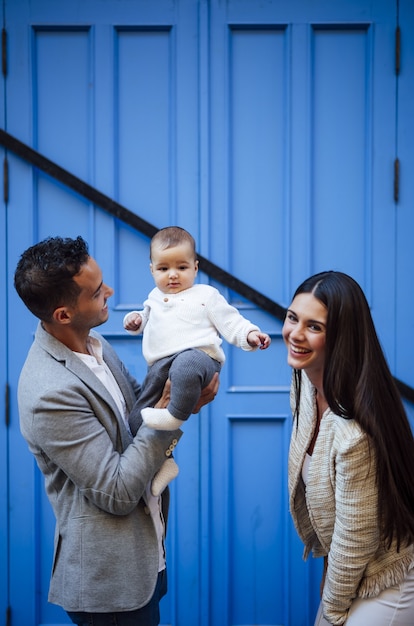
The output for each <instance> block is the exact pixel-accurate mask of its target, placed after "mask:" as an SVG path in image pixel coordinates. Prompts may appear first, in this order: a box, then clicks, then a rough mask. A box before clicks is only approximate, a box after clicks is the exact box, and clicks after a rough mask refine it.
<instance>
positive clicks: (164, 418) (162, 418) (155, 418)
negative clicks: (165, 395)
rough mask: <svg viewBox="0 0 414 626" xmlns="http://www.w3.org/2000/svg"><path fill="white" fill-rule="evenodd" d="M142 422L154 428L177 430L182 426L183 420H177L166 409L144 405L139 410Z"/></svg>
mask: <svg viewBox="0 0 414 626" xmlns="http://www.w3.org/2000/svg"><path fill="white" fill-rule="evenodd" d="M141 415H142V419H143V421H144V424H146V425H147V426H149V428H154V429H155V430H177V428H180V426H182V423H183V420H179V419H177V418H176V417H174V415H171V413H170V412H169V411H168V409H153V408H152V407H146V408H145V409H142V411H141Z"/></svg>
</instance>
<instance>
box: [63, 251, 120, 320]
mask: <svg viewBox="0 0 414 626" xmlns="http://www.w3.org/2000/svg"><path fill="white" fill-rule="evenodd" d="M73 280H74V281H75V283H77V284H78V286H79V287H80V289H81V291H80V294H79V296H78V300H77V302H76V305H75V306H74V307H70V308H71V315H72V317H71V325H72V326H73V327H74V328H78V329H79V330H88V331H89V330H90V329H91V328H94V327H95V326H99V325H100V324H103V323H104V322H106V320H107V319H108V316H109V312H108V305H107V299H108V298H110V297H111V296H112V294H113V293H114V290H113V289H112V288H111V287H108V285H105V283H104V282H103V280H102V272H101V269H100V267H99V265H98V264H97V262H96V261H95V259H93V258H92V257H89V259H88V262H87V263H85V265H83V266H82V269H81V271H80V272H79V274H77V276H74V278H73Z"/></svg>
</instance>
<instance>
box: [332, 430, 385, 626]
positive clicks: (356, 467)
mask: <svg viewBox="0 0 414 626" xmlns="http://www.w3.org/2000/svg"><path fill="white" fill-rule="evenodd" d="M348 428H349V429H350V430H351V431H352V429H353V426H352V425H351V424H350V425H349V427H348ZM341 435H343V433H338V439H339V436H341ZM336 445H337V446H338V447H337V453H336V455H335V467H334V472H335V476H334V480H335V511H336V514H335V525H334V531H333V535H332V542H331V546H330V549H329V557H328V570H327V575H326V582H325V586H324V590H323V608H324V616H325V618H326V619H327V620H328V621H329V622H330V623H331V624H335V625H340V624H343V623H345V621H346V618H347V613H348V610H349V607H350V605H351V603H352V601H353V599H354V598H355V597H356V595H357V589H358V586H359V584H360V581H361V578H362V576H363V573H364V570H365V568H366V566H367V563H368V562H369V561H370V559H371V557H372V556H373V555H374V554H375V552H376V550H377V548H378V545H379V523H378V492H377V487H376V463H375V458H374V456H373V454H372V452H373V451H372V446H371V448H370V445H369V439H368V437H367V435H366V434H364V433H362V432H361V431H359V430H358V431H356V434H355V435H352V434H351V436H350V437H346V438H345V439H342V442H341V441H336V442H335V446H334V447H336Z"/></svg>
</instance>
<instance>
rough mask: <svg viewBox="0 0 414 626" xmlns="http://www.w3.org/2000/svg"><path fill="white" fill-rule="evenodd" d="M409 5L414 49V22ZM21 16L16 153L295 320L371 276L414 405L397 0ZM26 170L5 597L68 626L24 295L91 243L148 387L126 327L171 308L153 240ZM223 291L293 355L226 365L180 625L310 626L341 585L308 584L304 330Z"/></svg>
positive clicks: (29, 4)
mask: <svg viewBox="0 0 414 626" xmlns="http://www.w3.org/2000/svg"><path fill="white" fill-rule="evenodd" d="M399 4H400V6H401V13H402V15H403V16H404V23H403V24H402V27H403V31H402V32H403V33H404V25H405V24H407V29H408V30H409V34H406V39H407V40H409V39H410V34H411V35H412V34H413V33H414V25H413V15H412V14H413V11H412V9H411V7H410V6H409V5H410V3H409V1H408V0H405V1H403V2H401V1H400V3H399ZM5 8H6V10H5V15H6V29H7V33H8V74H7V79H6V81H5V87H4V89H5V97H4V98H2V100H1V102H2V103H3V102H6V107H5V109H4V110H3V111H2V118H1V119H3V124H4V127H6V128H7V130H8V131H9V132H10V133H11V134H13V135H15V136H16V137H18V138H19V139H21V140H22V141H24V142H26V143H28V144H29V145H31V146H33V147H34V148H35V149H36V150H38V151H40V152H42V153H44V154H45V155H46V156H47V157H48V158H50V159H52V160H55V161H57V163H58V164H59V165H61V166H62V167H64V168H67V169H68V170H69V171H71V172H73V173H74V174H75V175H76V176H78V177H80V178H82V179H84V180H85V181H87V182H88V183H90V184H91V185H93V186H95V187H97V188H98V189H99V190H101V191H102V192H103V193H105V194H107V195H109V196H111V197H113V198H115V199H116V200H117V201H119V202H120V203H122V204H123V205H125V206H126V207H128V208H129V209H130V210H132V211H133V212H135V213H137V214H138V215H140V216H141V217H142V218H144V219H145V220H147V221H148V222H150V223H152V224H154V225H155V226H156V227H162V226H165V225H168V224H179V225H182V226H183V227H185V228H187V229H188V230H190V231H191V232H192V233H193V235H194V236H195V238H196V240H197V243H198V250H199V252H200V253H201V254H202V255H203V256H204V257H207V258H209V259H210V260H211V261H213V262H214V263H215V264H217V265H219V266H220V267H223V268H224V269H226V270H227V271H228V272H230V273H233V274H234V275H235V276H236V277H237V278H239V279H241V280H242V281H244V282H246V283H248V284H250V285H252V286H253V287H254V288H255V289H257V290H258V291H260V292H262V293H263V294H265V295H266V296H267V297H269V298H271V299H273V300H275V301H276V302H279V303H281V304H282V305H287V304H288V302H289V299H290V296H291V294H292V292H293V289H294V287H296V286H297V284H298V283H299V282H300V281H301V280H302V279H303V278H305V277H306V276H307V275H309V274H311V273H313V272H315V271H319V270H322V269H329V268H334V269H340V270H343V271H346V272H348V273H350V274H352V275H353V276H355V278H356V279H357V280H359V281H360V282H361V284H362V285H363V287H364V289H365V290H366V293H367V295H368V297H369V300H370V302H371V304H372V308H373V312H374V315H375V318H376V322H377V325H378V328H379V331H380V335H381V339H382V341H383V344H384V347H385V349H386V351H387V354H388V356H389V358H390V363H391V365H392V368H394V371H395V372H397V370H398V375H399V376H400V377H401V378H402V379H403V380H405V382H407V383H409V384H410V383H411V384H412V382H413V381H412V380H410V377H411V376H412V374H411V370H410V360H409V351H408V347H407V345H406V342H405V341H404V338H405V337H406V335H407V332H408V330H409V328H410V324H412V321H410V319H408V316H407V313H406V309H407V307H408V311H409V312H411V311H412V309H413V295H412V290H411V293H407V292H406V290H404V282H403V277H405V278H407V277H408V276H412V270H413V261H412V255H410V254H409V253H410V248H409V242H407V237H408V234H407V233H408V232H412V231H413V228H412V227H413V217H412V215H411V214H410V213H409V211H408V210H407V206H406V205H407V203H408V204H409V202H410V198H411V202H412V201H413V199H414V189H412V188H410V187H409V184H412V183H406V185H407V186H405V187H402V189H405V194H406V195H405V197H403V198H401V200H400V205H399V207H401V209H402V210H401V211H400V212H398V213H397V211H396V203H395V201H394V198H393V162H394V158H395V156H396V154H397V150H396V146H397V143H399V142H400V143H401V145H403V148H404V150H405V155H406V158H407V160H409V159H410V158H411V163H412V162H413V160H412V159H413V155H412V147H411V146H413V145H414V141H411V144H410V142H409V141H408V140H407V131H405V132H404V130H403V129H401V130H399V129H398V125H397V124H396V120H397V119H399V116H398V108H397V105H398V99H397V97H396V94H397V78H396V75H395V71H394V56H395V54H394V51H395V47H394V35H395V27H396V23H397V21H396V20H397V18H396V15H397V6H396V0H379V1H378V2H375V3H372V2H370V1H369V0H362V1H355V2H349V0H338V1H337V2H331V3H326V2H322V1H315V0H313V1H311V0H290V2H288V3H285V2H280V1H277V0H270V1H269V2H267V3H258V2H255V1H254V0H243V1H240V0H228V1H227V2H221V1H220V0H211V1H210V2H207V1H201V0H200V1H197V0H156V1H151V0H71V2H63V1H62V2H56V0H31V1H29V0H6V2H5ZM403 9H404V10H403ZM411 39H413V37H411ZM410 46H411V47H409V48H408V49H407V48H405V50H408V51H410V50H411V51H412V43H410ZM400 80H401V81H402V82H401V84H402V85H403V89H402V91H401V94H402V95H401V99H402V104H403V116H402V123H403V124H404V123H406V124H407V125H408V127H409V129H411V130H410V132H411V133H412V132H413V129H412V123H411V125H410V124H409V122H407V121H406V120H409V119H411V118H410V115H411V110H410V106H409V103H410V98H411V101H412V97H413V93H414V89H413V79H412V77H410V75H408V77H407V70H405V74H402V75H401V78H400ZM404 80H405V82H404ZM407 81H408V82H407ZM410 81H411V82H410ZM1 106H2V105H1ZM400 123H401V122H400ZM402 128H403V127H402ZM398 133H399V134H398ZM411 137H412V134H411ZM397 140H398V141H397ZM8 160H9V171H10V173H9V180H10V189H9V201H8V203H7V206H6V207H5V211H4V213H3V215H2V221H0V229H2V230H0V236H1V237H2V239H1V241H4V242H5V247H4V250H5V252H4V257H5V258H4V263H5V266H6V267H7V272H6V284H5V285H4V292H5V293H6V298H5V301H6V303H7V309H6V308H5V306H4V304H3V303H2V305H0V306H1V307H3V308H0V316H3V317H4V319H6V316H7V320H8V325H7V326H5V328H6V329H7V333H5V334H4V341H5V345H7V347H8V350H7V351H4V356H3V352H2V355H1V357H0V358H1V359H4V364H5V368H4V371H7V376H8V378H7V380H9V381H10V397H11V421H10V426H9V428H8V429H7V436H6V434H5V436H4V437H2V439H1V442H2V443H1V444H0V445H1V446H3V445H4V446H5V448H4V450H3V449H1V450H0V452H4V454H3V455H2V457H1V458H2V461H1V462H2V463H3V464H4V467H3V469H4V472H3V473H2V477H3V476H5V475H6V476H8V482H7V481H3V482H1V480H2V479H0V487H1V490H0V498H2V501H3V500H4V501H5V507H4V509H3V508H2V511H6V510H7V508H6V504H7V503H6V496H7V494H8V498H9V500H10V503H9V509H8V511H9V515H8V517H9V520H10V525H9V541H8V543H7V542H6V541H5V542H4V545H5V547H6V546H7V545H8V546H9V552H8V555H9V559H8V561H7V562H8V570H7V569H6V570H1V576H2V577H3V578H2V579H0V581H1V580H3V579H4V581H5V585H3V586H2V591H1V592H0V593H3V589H4V588H5V587H6V588H7V584H6V583H7V581H9V588H8V589H9V591H8V594H6V592H4V593H5V595H7V597H4V602H5V606H7V605H10V606H11V612H12V619H13V624H14V625H17V626H27V625H28V624H33V625H35V624H36V625H37V624H48V625H52V624H64V623H67V622H68V620H67V618H66V616H65V614H64V612H63V611H62V610H61V609H59V608H58V607H54V606H52V605H49V604H48V603H47V589H48V581H49V575H50V565H51V557H52V545H53V526H54V521H53V517H52V514H51V511H50V508H49V505H48V502H47V499H46V497H45V494H44V489H43V481H42V478H41V476H40V475H39V473H38V471H37V469H36V467H35V464H34V461H33V459H32V458H31V456H30V455H29V453H28V451H27V449H26V445H25V443H24V441H23V440H22V438H21V436H20V433H19V428H18V416H17V408H16V400H15V392H16V385H17V379H18V374H19V371H20V368H21V366H22V363H23V361H24V358H25V355H26V352H27V350H28V347H29V345H30V343H31V341H32V337H33V331H34V328H35V325H36V322H35V320H34V319H33V318H32V317H31V316H30V315H29V314H28V313H26V311H25V310H24V308H23V306H22V305H21V303H20V302H19V301H18V298H17V296H16V295H15V293H14V290H13V287H12V276H13V271H14V268H15V265H16V262H17V259H18V256H19V253H20V252H21V251H22V250H23V249H25V248H26V247H27V246H29V245H31V244H32V243H33V242H35V241H38V240H40V239H42V238H44V237H45V236H47V235H56V234H60V235H63V236H76V235H77V234H82V235H83V236H84V237H85V238H86V239H87V240H88V241H89V243H90V248H91V253H92V254H93V255H94V256H95V257H96V258H97V260H98V262H99V263H100V265H101V266H102V268H103V271H104V276H105V280H106V282H108V283H109V284H110V285H112V286H113V287H114V289H115V295H114V296H113V298H112V302H111V307H112V309H111V316H110V320H109V321H108V322H107V324H106V325H105V326H103V327H102V328H101V330H102V331H103V334H104V335H105V336H106V337H107V338H108V339H109V340H110V341H111V343H112V344H113V345H114V347H115V348H116V349H117V350H118V352H119V354H120V355H121V357H122V358H123V360H124V361H125V363H126V364H127V366H128V368H129V369H130V370H131V371H132V372H134V373H135V374H136V375H137V377H138V379H142V377H143V375H144V372H145V365H144V362H143V360H142V358H141V356H140V343H139V340H137V339H136V338H130V337H128V336H126V335H125V333H124V332H123V330H122V318H123V315H124V313H125V311H127V310H129V309H130V308H131V307H136V306H139V305H140V304H141V303H142V301H143V299H144V298H145V296H146V294H147V292H148V290H149V289H150V288H151V287H152V279H151V277H150V274H149V270H148V239H147V237H145V236H143V235H141V234H139V233H137V232H135V231H134V230H133V229H131V228H130V227H128V226H125V225H124V224H122V223H121V222H120V221H118V220H116V219H114V218H112V217H110V216H108V215H107V214H106V213H105V212H103V211H102V210H101V209H100V208H99V207H96V206H93V205H92V204H91V203H89V202H88V201H86V200H85V199H84V198H82V197H81V196H79V195H77V194H75V193H73V192H71V191H69V190H68V189H66V188H65V187H64V186H62V185H61V184H58V183H56V182H55V181H54V180H53V179H52V178H50V177H48V176H47V175H46V174H44V173H42V172H40V171H38V170H33V169H32V167H31V166H29V165H28V164H27V163H25V162H24V161H23V160H22V159H20V158H18V157H16V156H15V155H14V154H12V153H10V154H9V155H8ZM402 162H403V160H402ZM406 180H407V179H406ZM397 215H398V217H397ZM409 229H411V230H409ZM400 241H403V246H401V245H400ZM400 272H402V273H400ZM202 279H203V280H206V281H207V280H209V277H208V276H206V275H204V276H202ZM213 283H214V281H213ZM0 284H1V283H0ZM214 284H215V285H216V286H218V287H219V288H220V289H222V291H223V293H224V294H225V295H226V296H227V297H228V299H229V300H231V301H232V302H233V304H235V305H236V306H238V307H239V308H240V310H241V311H242V312H243V314H245V315H246V316H247V317H249V318H250V319H252V320H254V321H257V322H258V323H259V324H260V325H261V326H262V328H263V329H264V330H265V331H267V332H269V333H270V334H271V335H272V339H273V342H272V346H271V348H270V349H269V350H268V351H266V352H264V353H254V354H246V353H242V352H241V351H240V350H237V349H235V348H230V347H228V346H226V355H227V362H226V365H225V367H224V369H223V372H222V375H221V387H220V393H219V395H218V397H217V399H216V400H215V402H214V403H213V404H212V405H210V406H209V407H207V408H205V409H203V411H202V413H201V414H200V416H196V417H193V418H192V419H191V420H190V421H189V422H188V424H186V427H185V436H184V437H183V439H182V440H181V442H180V446H179V447H178V449H177V454H176V458H177V461H178V463H179V465H180V468H181V472H180V475H179V477H178V479H177V480H176V481H175V483H174V484H173V487H172V509H171V520H170V524H169V536H168V565H169V580H170V589H169V593H168V596H167V597H166V598H165V600H164V601H163V605H162V623H163V624H175V625H178V626H194V625H199V626H208V625H212V626H227V625H230V624H231V625H236V624H237V625H239V626H240V625H243V624H244V625H247V624H253V623H254V624H263V625H264V624H267V625H273V626H275V625H279V626H281V625H284V626H305V625H310V624H312V623H313V618H314V615H315V611H316V607H317V604H318V587H319V573H320V565H319V563H315V562H314V561H311V562H309V563H306V564H305V563H303V562H302V560H301V553H302V546H301V545H300V542H299V541H298V539H297V537H296V535H295V532H294V530H293V528H292V524H291V521H290V518H289V512H288V506H287V490H286V486H287V477H286V468H287V452H288V442H289V436H290V423H291V422H290V411H289V403H288V389H289V377H290V373H289V370H288V368H287V366H286V358H285V350H284V347H283V344H282V341H281V322H280V321H279V320H278V319H276V318H273V317H272V316H270V315H269V314H266V313H264V312H263V311H261V310H260V309H259V308H257V307H256V306H253V305H252V304H251V303H250V302H249V301H247V300H244V299H243V298H241V297H240V296H239V294H237V293H234V292H231V291H230V290H228V289H225V288H223V287H222V286H221V285H220V284H218V283H214ZM397 295H398V297H399V296H401V297H402V298H403V302H404V310H402V308H401V307H400V305H399V300H397V299H396V296H397ZM2 319H3V318H1V320H0V321H2ZM396 319H398V324H397V323H396V321H395V320H396ZM1 332H3V325H2V331H1ZM2 372H3V368H2ZM0 428H3V424H2V426H1V427H0ZM3 442H4V443H3ZM7 451H12V453H9V456H7ZM6 469H7V470H8V471H7V472H6ZM0 515H3V513H0ZM5 518H6V515H5V514H4V519H3V517H0V524H1V528H2V530H3V522H4V528H5V529H7V520H6V519H5ZM4 536H6V535H4ZM2 537H3V535H2ZM0 567H2V566H1V565H0ZM22 597H24V598H25V601H24V602H22V601H21V598H22ZM0 598H1V596H0Z"/></svg>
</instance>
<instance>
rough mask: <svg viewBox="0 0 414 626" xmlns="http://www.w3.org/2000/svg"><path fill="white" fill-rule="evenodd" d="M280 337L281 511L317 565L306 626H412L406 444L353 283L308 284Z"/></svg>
mask: <svg viewBox="0 0 414 626" xmlns="http://www.w3.org/2000/svg"><path fill="white" fill-rule="evenodd" d="M283 338H284V341H285V344H286V346H287V349H288V363H289V365H290V366H291V367H293V378H292V389H291V405H292V411H293V417H294V427H293V432H292V438H291V445H290V452H289V492H290V509H291V514H292V517H293V520H294V523H295V526H296V529H297V531H298V534H299V536H300V537H301V539H302V541H303V542H304V544H305V552H304V556H305V558H306V557H307V556H308V554H309V553H310V552H312V553H313V555H314V556H323V557H325V568H324V577H323V580H322V585H321V595H322V601H321V605H320V607H319V612H318V615H317V617H316V621H315V626H322V625H326V624H346V625H347V626H371V625H372V626H374V625H375V626H390V625H392V626H402V625H404V626H413V624H414V440H413V434H412V431H411V428H410V425H409V422H408V419H407V417H406V414H405V411H404V408H403V405H402V402H401V399H400V396H399V393H398V390H397V388H396V385H395V383H394V380H393V378H392V376H391V373H390V371H389V368H388V366H387V363H386V360H385V357H384V354H383V352H382V349H381V346H380V344H379V341H378V337H377V334H376V332H375V328H374V324H373V321H372V317H371V313H370V310H369V307H368V303H367V301H366V298H365V296H364V294H363V292H362V290H361V288H360V287H359V285H358V284H357V283H356V282H355V281H354V280H353V279H352V278H350V277H349V276H347V275H346V274H342V273H340V272H323V273H320V274H317V275H315V276H312V277H311V278H309V279H308V280H306V281H305V282H304V283H302V285H300V287H299V288H298V289H297V290H296V292H295V295H294V297H293V301H292V303H291V305H290V307H289V308H288V311H287V315H286V319H285V323H284V326H283Z"/></svg>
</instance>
